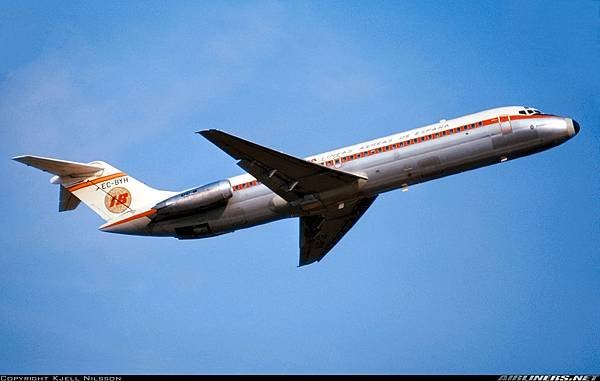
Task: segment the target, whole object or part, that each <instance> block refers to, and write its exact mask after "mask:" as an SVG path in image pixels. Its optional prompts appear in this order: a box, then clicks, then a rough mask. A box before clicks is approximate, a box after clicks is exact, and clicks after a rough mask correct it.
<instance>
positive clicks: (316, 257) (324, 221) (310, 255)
mask: <svg viewBox="0 0 600 381" xmlns="http://www.w3.org/2000/svg"><path fill="white" fill-rule="evenodd" d="M376 198H377V196H374V197H368V198H363V199H359V200H357V201H355V202H353V203H351V205H350V204H349V203H348V202H346V203H345V205H344V208H343V209H337V208H336V209H335V210H334V209H332V210H331V211H327V212H325V213H324V214H322V215H318V216H310V217H300V264H299V266H304V265H308V264H311V263H313V262H316V261H320V260H321V259H323V257H324V256H325V255H326V254H327V253H328V252H329V250H331V249H332V248H333V246H335V244H336V243H338V241H339V240H340V239H342V237H343V236H344V234H346V233H347V232H348V230H350V229H351V228H352V226H354V224H355V223H356V221H358V219H359V218H360V217H361V216H362V215H363V214H364V213H365V212H366V211H367V209H369V206H371V204H372V203H373V201H375V199H376Z"/></svg>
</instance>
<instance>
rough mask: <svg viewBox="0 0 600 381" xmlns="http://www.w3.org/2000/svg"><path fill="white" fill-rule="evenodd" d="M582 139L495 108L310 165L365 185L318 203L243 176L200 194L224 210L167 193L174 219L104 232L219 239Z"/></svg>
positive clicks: (559, 126) (129, 222)
mask: <svg viewBox="0 0 600 381" xmlns="http://www.w3.org/2000/svg"><path fill="white" fill-rule="evenodd" d="M578 132H579V124H578V123H577V122H575V121H573V120H572V119H570V118H565V117H560V116H555V115H549V114H542V113H540V112H539V111H537V110H535V109H530V108H525V107H520V106H515V107H502V108H495V109H491V110H486V111H482V112H478V113H475V114H470V115H466V116H462V117H459V118H455V119H450V120H442V121H440V122H439V123H435V124H431V125H427V126H424V127H420V128H416V129H412V130H409V131H405V132H400V133H397V134H394V135H390V136H385V137H382V138H379V139H374V140H370V141H367V142H364V143H359V144H355V145H352V146H348V147H343V148H339V149H336V150H333V151H329V152H325V153H321V154H317V155H313V156H309V157H307V158H305V160H306V161H309V162H314V163H317V164H321V165H323V166H326V167H330V168H334V169H337V170H340V171H344V172H348V173H351V174H356V175H359V176H361V178H362V179H361V180H360V181H357V182H356V183H353V184H350V185H348V186H345V187H340V188H336V189H333V190H329V191H327V192H323V193H321V194H319V195H318V197H312V196H311V197H305V198H303V199H301V200H297V201H294V202H289V201H286V200H285V199H284V198H282V197H280V196H279V195H278V194H276V193H274V192H273V191H271V189H269V188H268V187H267V186H265V185H264V184H261V183H260V182H259V181H257V180H256V178H254V177H253V176H251V175H250V174H244V175H240V176H235V177H230V178H228V179H225V180H221V181H220V182H217V183H214V184H213V185H212V188H210V187H209V188H205V189H204V190H203V189H200V188H199V189H200V191H207V192H213V193H215V192H216V193H218V192H223V194H225V193H228V192H230V195H229V196H227V197H228V198H225V197H224V198H223V202H219V203H215V204H209V205H200V206H198V205H197V204H196V205H195V207H194V208H191V209H189V210H186V209H185V204H184V203H182V204H181V206H182V207H181V208H179V209H177V208H175V207H174V206H173V205H175V204H174V203H175V202H177V200H178V197H181V198H182V199H183V198H184V197H185V196H186V195H185V193H186V192H183V193H182V194H177V193H168V194H166V196H170V199H169V200H170V201H169V202H167V203H165V204H164V205H166V204H169V203H170V204H169V206H170V207H172V208H173V209H172V210H173V211H174V213H166V214H161V213H158V212H157V211H156V210H157V209H153V208H152V205H149V206H148V209H147V210H142V211H140V210H138V211H136V213H135V214H133V215H127V216H123V218H120V219H119V220H117V221H109V222H107V223H106V224H105V225H103V226H101V227H100V229H101V230H102V231H106V232H113V233H123V234H137V235H154V236H173V237H177V238H180V239H189V238H204V237H210V236H215V235H220V234H224V233H229V232H232V231H235V230H238V229H243V228H247V227H251V226H255V225H259V224H264V223H267V222H271V221H275V220H278V219H282V218H288V217H298V216H310V215H313V214H318V213H320V211H322V210H323V208H326V207H331V206H332V205H333V206H334V207H336V208H339V209H343V208H344V206H345V203H346V202H347V201H351V200H355V199H357V198H364V197H372V196H376V195H377V194H380V193H383V192H387V191H390V190H394V189H398V188H407V187H409V186H411V185H414V184H418V183H422V182H425V181H429V180H432V179H436V178H440V177H444V176H448V175H452V174H456V173H460V172H463V171H467V170H471V169H475V168H479V167H482V166H486V165H491V164H495V163H500V162H503V161H506V160H511V159H514V158H518V157H521V156H525V155H529V154H533V153H536V152H540V151H543V150H545V149H548V148H551V147H554V146H557V145H559V144H561V143H563V142H565V141H567V140H568V139H570V138H571V137H573V136H574V135H576V134H577V133H578ZM293 186H294V184H292V185H291V186H290V188H293ZM193 191H194V190H193V189H192V190H189V191H187V192H188V193H189V192H193ZM216 193H215V194H216ZM207 194H208V193H207ZM180 195H181V196H180ZM164 205H163V206H164ZM159 210H160V208H159Z"/></svg>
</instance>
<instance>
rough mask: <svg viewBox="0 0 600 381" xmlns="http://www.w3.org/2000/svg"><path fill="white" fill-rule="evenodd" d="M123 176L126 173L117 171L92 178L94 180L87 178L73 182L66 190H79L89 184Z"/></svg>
mask: <svg viewBox="0 0 600 381" xmlns="http://www.w3.org/2000/svg"><path fill="white" fill-rule="evenodd" d="M123 176H127V174H126V173H123V172H118V173H115V174H112V175H108V176H103V177H99V178H97V179H94V180H87V181H84V182H82V183H79V184H75V185H73V186H72V187H69V188H67V190H68V191H69V192H75V191H76V190H79V189H81V188H85V187H89V186H90V185H94V184H98V183H102V182H104V181H108V180H112V179H116V178H117V177H123Z"/></svg>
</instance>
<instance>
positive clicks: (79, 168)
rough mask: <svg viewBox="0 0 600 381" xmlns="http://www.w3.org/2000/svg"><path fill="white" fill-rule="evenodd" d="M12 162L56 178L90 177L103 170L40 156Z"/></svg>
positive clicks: (16, 158) (17, 159)
mask: <svg viewBox="0 0 600 381" xmlns="http://www.w3.org/2000/svg"><path fill="white" fill-rule="evenodd" d="M13 160H15V161H18V162H19V163H23V164H26V165H29V166H31V167H34V168H37V169H41V170H42V171H44V172H48V173H52V174H54V175H58V176H68V177H90V176H94V175H98V174H100V173H101V172H102V171H103V168H101V167H96V166H93V165H89V164H84V163H78V162H75V161H67V160H58V159H50V158H46V157H40V156H29V155H26V156H16V157H13Z"/></svg>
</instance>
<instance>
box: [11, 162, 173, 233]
mask: <svg viewBox="0 0 600 381" xmlns="http://www.w3.org/2000/svg"><path fill="white" fill-rule="evenodd" d="M13 160H16V161H18V162H20V163H23V164H26V165H28V166H32V167H34V168H37V169H40V170H42V171H44V172H48V173H51V174H53V175H54V176H53V177H52V178H51V179H50V182H51V183H53V184H58V185H60V191H59V204H58V210H59V211H60V212H64V211H67V210H73V209H75V208H76V207H77V206H78V205H79V204H80V202H81V201H83V203H84V204H85V205H87V206H88V207H89V208H90V209H92V210H93V211H94V212H96V214H98V215H99V216H100V217H102V219H103V220H104V221H106V223H105V224H104V225H102V226H101V227H100V228H101V229H102V230H104V228H105V227H108V226H112V225H116V224H119V223H120V222H121V221H126V220H127V219H130V218H132V217H134V216H137V215H139V214H140V213H147V211H149V210H151V208H152V206H153V205H155V204H156V203H158V202H160V201H161V200H164V199H165V198H167V197H170V196H172V195H174V194H176V193H175V192H168V191H161V190H157V189H154V188H151V187H149V186H148V185H146V184H144V183H142V182H140V181H138V180H136V179H135V178H133V177H131V176H129V175H128V174H126V173H124V172H122V171H120V170H119V169H117V168H115V167H113V166H111V165H110V164H107V163H105V162H103V161H92V162H90V163H78V162H74V161H66V160H58V159H51V158H45V157H39V156H17V157H14V158H13ZM122 233H128V232H126V231H123V232H122ZM137 234H140V232H137Z"/></svg>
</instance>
